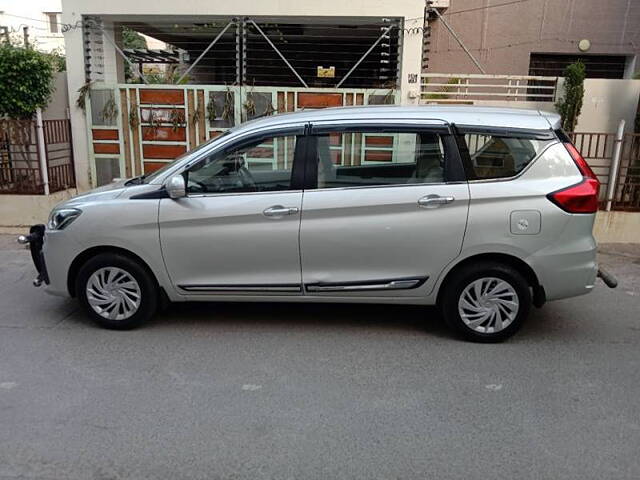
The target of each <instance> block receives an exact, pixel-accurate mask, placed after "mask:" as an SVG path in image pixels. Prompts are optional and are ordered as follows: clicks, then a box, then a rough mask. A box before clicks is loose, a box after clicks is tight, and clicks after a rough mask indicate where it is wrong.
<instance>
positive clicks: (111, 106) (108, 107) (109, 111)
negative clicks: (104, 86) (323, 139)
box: [100, 95, 118, 125]
mask: <svg viewBox="0 0 640 480" xmlns="http://www.w3.org/2000/svg"><path fill="white" fill-rule="evenodd" d="M117 116H118V106H117V105H116V101H115V99H114V98H113V95H111V96H109V99H108V100H107V101H106V102H104V106H103V107H102V111H101V112H100V118H102V120H104V122H105V124H107V125H113V124H114V121H115V119H116V117H117Z"/></svg>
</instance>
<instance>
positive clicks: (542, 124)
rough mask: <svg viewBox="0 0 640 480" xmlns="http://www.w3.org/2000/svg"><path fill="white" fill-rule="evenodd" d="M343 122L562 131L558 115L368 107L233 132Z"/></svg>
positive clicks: (277, 119)
mask: <svg viewBox="0 0 640 480" xmlns="http://www.w3.org/2000/svg"><path fill="white" fill-rule="evenodd" d="M340 120H436V121H441V122H444V123H449V124H457V125H473V126H482V127H499V128H525V129H534V130H549V129H550V128H559V125H560V116H559V115H558V114H556V113H550V112H543V111H540V110H527V109H523V108H498V107H476V106H469V105H451V106H450V105H446V106H443V105H419V106H401V105H368V106H361V107H338V108H323V109H313V110H303V111H299V112H293V113H285V114H279V115H274V116H269V117H262V118H259V119H256V120H252V121H249V122H246V123H244V124H242V125H240V126H238V127H236V128H235V129H234V132H237V133H241V132H242V131H245V130H254V129H259V128H265V127H277V126H278V125H283V126H284V125H287V124H291V123H301V122H319V121H340Z"/></svg>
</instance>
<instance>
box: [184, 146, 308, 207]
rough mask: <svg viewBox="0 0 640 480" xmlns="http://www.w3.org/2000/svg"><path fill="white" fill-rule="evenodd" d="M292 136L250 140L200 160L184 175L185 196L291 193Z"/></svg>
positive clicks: (293, 150) (293, 147) (293, 149)
mask: <svg viewBox="0 0 640 480" xmlns="http://www.w3.org/2000/svg"><path fill="white" fill-rule="evenodd" d="M295 148H296V136H294V135H289V136H274V137H268V138H261V139H259V140H254V141H252V142H249V143H248V144H245V145H242V146H239V147H236V148H233V149H231V150H229V151H225V152H222V153H216V154H213V155H211V156H209V157H206V158H204V159H203V160H201V161H200V162H198V163H197V164H196V165H194V166H193V167H191V169H190V170H189V171H188V172H187V192H188V193H189V194H215V193H241V192H275V191H283V190H289V189H291V178H292V171H293V158H294V152H295Z"/></svg>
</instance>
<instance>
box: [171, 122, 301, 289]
mask: <svg viewBox="0 0 640 480" xmlns="http://www.w3.org/2000/svg"><path fill="white" fill-rule="evenodd" d="M302 132H303V130H302V127H301V128H297V129H295V130H294V131H291V130H289V131H287V132H286V135H283V134H275V135H274V134H270V135H267V136H259V137H257V138H256V137H253V138H252V139H250V140H245V141H243V142H241V143H236V144H234V145H232V146H230V147H228V148H226V149H225V150H224V151H223V152H218V153H214V154H211V155H209V156H206V157H205V158H203V159H202V160H200V161H199V162H197V163H196V164H195V165H194V166H192V167H190V168H189V170H188V171H187V172H185V176H186V180H187V196H186V197H185V198H180V199H176V200H172V199H162V200H161V201H160V213H159V224H160V240H161V245H162V253H163V256H164V260H165V264H166V267H167V270H168V272H169V276H170V277H171V281H172V282H173V284H174V286H175V287H176V288H177V290H178V291H179V292H181V293H183V294H193V295H195V294H199V295H203V294H204V295H206V294H218V295H220V294H222V295H225V294H226V295H237V294H239V295H242V294H250V295H261V294H271V295H296V294H301V274H300V252H299V244H298V232H299V227H300V211H301V208H302V189H301V186H300V185H296V184H295V180H294V175H293V171H294V168H293V165H294V158H295V152H296V144H297V143H298V142H297V139H298V138H299V135H301V134H302ZM299 143H300V145H301V144H302V142H299Z"/></svg>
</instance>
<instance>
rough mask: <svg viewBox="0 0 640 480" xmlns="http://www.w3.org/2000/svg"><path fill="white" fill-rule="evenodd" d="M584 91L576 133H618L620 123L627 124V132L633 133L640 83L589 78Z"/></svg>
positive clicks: (639, 96) (636, 81)
mask: <svg viewBox="0 0 640 480" xmlns="http://www.w3.org/2000/svg"><path fill="white" fill-rule="evenodd" d="M584 89H585V92H584V100H583V104H582V112H581V113H580V116H579V117H578V125H577V127H576V132H615V131H616V130H617V129H618V124H619V123H620V120H624V121H625V122H626V130H625V131H626V132H633V123H634V120H635V116H636V112H637V111H638V99H639V98H640V80H607V79H602V78H588V79H586V80H585V82H584Z"/></svg>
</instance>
